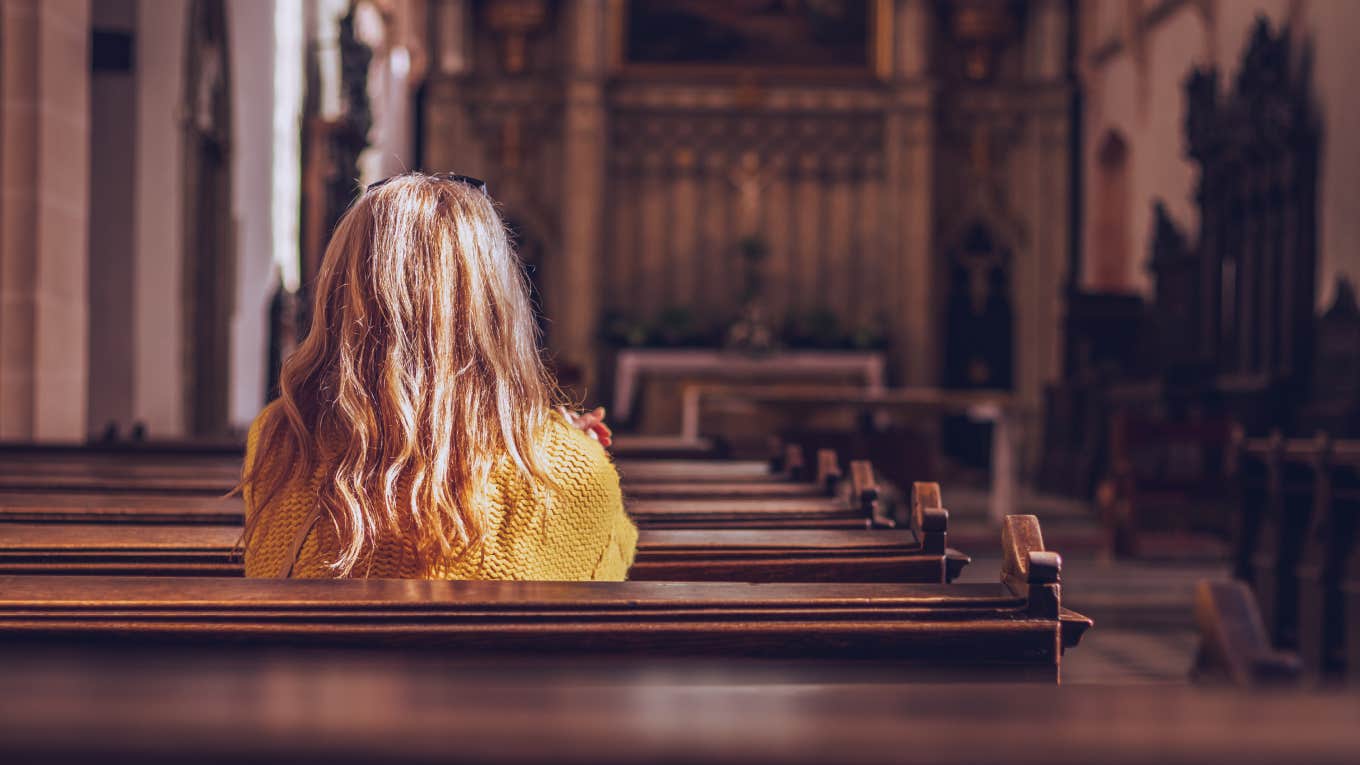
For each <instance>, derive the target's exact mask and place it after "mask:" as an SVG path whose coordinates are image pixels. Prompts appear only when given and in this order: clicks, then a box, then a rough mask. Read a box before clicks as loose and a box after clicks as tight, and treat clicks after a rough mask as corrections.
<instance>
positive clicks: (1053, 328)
mask: <svg viewBox="0 0 1360 765" xmlns="http://www.w3.org/2000/svg"><path fill="white" fill-rule="evenodd" d="M1066 29H1067V12H1066V9H1065V4H1064V3H1063V2H1061V0H1040V1H1039V2H1036V3H1034V4H1032V5H1031V10H1030V24H1029V27H1028V34H1027V36H1026V40H1025V48H1026V56H1025V60H1026V69H1025V75H1026V79H1027V80H1028V81H1029V83H1030V87H1029V89H1028V91H1027V92H1026V93H1025V94H1024V95H1023V96H1016V97H1015V101H1014V103H1015V105H1016V108H1017V109H1018V110H1020V111H1022V112H1023V114H1024V120H1025V130H1024V138H1023V147H1022V149H1021V154H1022V156H1021V160H1020V164H1019V165H1018V167H1017V169H1018V171H1019V172H1018V173H1017V174H1016V175H1015V176H1014V177H1013V181H1012V182H1013V183H1014V184H1016V187H1015V188H1016V193H1015V195H1014V199H1016V201H1017V203H1018V204H1017V206H1018V207H1019V209H1020V210H1021V211H1022V214H1023V217H1024V218H1025V220H1026V221H1027V223H1028V226H1029V230H1030V238H1029V239H1030V241H1029V251H1028V252H1027V253H1025V257H1024V258H1023V259H1022V260H1021V261H1020V262H1017V263H1016V267H1015V270H1014V274H1015V276H1016V282H1015V287H1016V296H1017V300H1016V319H1017V324H1016V354H1015V360H1016V369H1015V372H1016V375H1015V390H1016V393H1017V395H1018V397H1019V400H1020V405H1021V414H1022V421H1023V424H1024V428H1023V431H1022V434H1023V443H1024V450H1025V455H1024V459H1023V464H1022V466H1021V468H1022V470H1023V471H1024V473H1025V474H1026V475H1032V474H1033V471H1034V470H1035V469H1036V468H1037V462H1038V459H1039V456H1040V454H1039V452H1040V448H1041V443H1042V441H1041V439H1042V436H1043V433H1042V428H1041V427H1040V424H1041V421H1042V413H1043V400H1044V398H1043V397H1044V388H1045V387H1046V386H1047V385H1048V384H1050V383H1052V382H1054V381H1056V380H1057V379H1058V378H1059V377H1060V376H1061V375H1062V355H1063V308H1064V302H1065V299H1066V292H1065V286H1066V285H1067V283H1068V276H1069V274H1068V269H1069V257H1068V251H1069V246H1070V236H1069V232H1070V229H1071V194H1072V190H1071V188H1070V183H1069V180H1070V178H1071V172H1072V168H1071V161H1072V160H1071V145H1070V137H1071V132H1070V131H1071V123H1072V90H1071V85H1070V84H1069V82H1068V79H1067V71H1066V66H1067V64H1066V62H1067V35H1066Z"/></svg>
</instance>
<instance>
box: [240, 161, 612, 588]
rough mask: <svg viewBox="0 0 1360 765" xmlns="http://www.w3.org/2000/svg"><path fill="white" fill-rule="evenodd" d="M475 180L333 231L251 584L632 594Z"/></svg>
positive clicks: (400, 194)
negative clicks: (458, 582) (544, 587)
mask: <svg viewBox="0 0 1360 765" xmlns="http://www.w3.org/2000/svg"><path fill="white" fill-rule="evenodd" d="M538 339H539V338H538V332H537V325H536V322H535V321H534V316H533V313H532V308H531V305H530V301H529V297H528V291H527V287H526V282H525V278H524V272H523V269H522V266H521V264H520V262H519V259H518V258H517V257H516V255H515V253H514V251H513V250H512V249H511V246H510V243H509V242H508V241H507V238H506V233H505V228H504V225H503V224H502V222H501V220H500V218H499V216H498V215H497V213H496V209H495V206H494V204H493V202H492V200H491V199H490V197H489V196H488V195H487V191H486V186H485V184H483V183H482V182H481V181H478V180H475V179H471V178H467V177H465V176H454V175H436V176H430V175H424V174H420V173H408V174H405V175H398V176H394V177H392V178H389V179H387V180H385V181H380V182H378V183H375V184H373V185H372V186H369V187H368V189H367V190H365V192H364V193H363V195H362V196H360V197H359V199H358V200H356V201H355V203H354V204H353V206H351V208H350V209H349V211H348V212H346V213H345V215H344V217H342V218H341V219H340V222H339V224H338V225H337V226H336V229H335V233H334V235H333V237H332V239H331V242H330V245H329V246H328V247H327V248H326V254H325V258H324V261H323V262H322V265H321V271H320V275H319V276H318V279H317V284H316V299H315V306H314V308H313V313H312V325H311V331H310V333H309V334H308V335H307V338H306V339H305V340H304V341H303V342H302V344H301V345H300V347H299V348H298V349H297V351H296V352H295V353H294V354H293V355H292V356H291V357H290V358H289V359H288V360H287V362H286V363H285V364H284V366H283V370H282V373H281V374H280V377H279V392H280V395H279V398H278V400H276V401H275V402H273V403H272V404H270V405H269V406H267V407H265V409H264V410H263V411H262V412H261V413H260V414H259V416H258V417H257V418H256V420H255V422H254V424H253V425H252V426H251V429H250V434H249V437H248V439H247V445H246V458H245V468H244V471H243V474H242V478H241V483H240V485H239V486H238V490H239V491H241V492H242V494H243V496H244V499H245V505H246V526H245V532H244V534H243V536H242V543H243V546H244V548H245V568H246V575H247V576H256V577H287V576H294V577H384V578H411V579H422V578H424V579H526V580H576V579H583V580H584V579H600V580H610V579H613V580H621V579H624V578H625V577H626V575H627V572H628V567H629V566H630V565H631V563H632V561H633V554H634V550H635V547H636V544H637V530H636V528H635V527H634V525H633V523H632V522H631V521H630V520H629V518H628V516H627V515H626V514H625V513H624V510H623V503H622V500H621V498H620V494H619V479H618V474H617V473H616V472H615V470H614V466H613V464H612V463H611V461H610V459H609V456H608V455H607V454H606V452H605V450H604V448H603V446H604V445H607V444H608V430H607V429H606V428H604V427H603V425H602V423H601V422H600V418H601V416H602V413H601V412H599V410H597V411H596V412H595V413H592V414H590V415H584V416H581V417H572V416H569V415H565V411H566V410H564V409H556V408H555V407H554V404H555V403H556V402H555V398H556V397H557V396H559V395H560V393H559V392H558V391H557V388H556V385H555V384H554V382H553V381H552V379H551V376H550V375H549V374H548V373H547V371H546V370H545V368H544V365H543V362H542V359H541V356H540V351H539V346H538Z"/></svg>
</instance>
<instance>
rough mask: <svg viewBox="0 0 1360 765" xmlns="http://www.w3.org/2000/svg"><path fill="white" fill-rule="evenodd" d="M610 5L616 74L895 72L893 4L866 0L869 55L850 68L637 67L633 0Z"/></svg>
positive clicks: (843, 76) (850, 76) (838, 76)
mask: <svg viewBox="0 0 1360 765" xmlns="http://www.w3.org/2000/svg"><path fill="white" fill-rule="evenodd" d="M607 2H608V3H609V14H610V16H609V19H608V21H607V22H606V23H607V24H608V25H609V29H608V32H609V47H610V51H609V62H610V69H611V71H612V72H613V73H615V74H624V75H628V76H637V77H642V78H648V79H727V78H731V77H734V76H738V75H740V76H742V77H745V78H747V79H750V78H752V77H753V76H754V77H757V78H759V77H760V76H769V75H777V76H779V77H781V78H789V79H807V80H814V81H817V80H821V81H828V80H829V81H846V80H861V81H862V80H864V79H865V77H866V76H867V77H869V78H872V79H877V80H888V79H890V78H891V77H892V71H893V31H894V30H893V24H892V21H893V0H865V2H867V3H870V5H869V24H868V25H869V32H868V35H867V39H866V40H865V47H866V48H867V49H868V55H867V56H866V60H865V62H864V64H863V65H862V66H861V65H855V66H849V65H839V66H816V67H814V66H744V65H733V64H717V63H712V64H668V63H654V62H653V63H634V62H630V61H629V60H628V51H627V47H628V6H629V3H630V0H607Z"/></svg>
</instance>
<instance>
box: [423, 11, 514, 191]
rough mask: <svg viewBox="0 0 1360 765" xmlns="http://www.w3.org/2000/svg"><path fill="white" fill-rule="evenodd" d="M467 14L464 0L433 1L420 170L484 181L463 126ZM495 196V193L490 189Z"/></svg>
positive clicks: (468, 57)
mask: <svg viewBox="0 0 1360 765" xmlns="http://www.w3.org/2000/svg"><path fill="white" fill-rule="evenodd" d="M471 14H472V11H471V4H470V3H469V2H468V0H434V2H433V4H432V5H431V9H430V30H429V34H430V40H429V46H430V51H431V54H430V59H431V66H430V73H429V77H430V82H429V89H428V92H427V96H426V101H425V110H424V111H425V113H424V114H423V115H422V116H421V118H422V119H424V120H425V131H424V132H425V136H424V140H425V145H424V146H423V147H422V148H423V150H424V151H423V155H424V164H425V167H424V168H423V169H424V170H426V171H429V172H458V173H465V174H467V175H478V174H479V173H482V175H479V176H478V177H482V178H485V177H486V175H485V172H484V168H483V167H481V166H480V165H481V162H480V160H479V159H478V154H479V152H477V151H476V150H475V143H474V141H473V137H472V135H471V131H470V130H469V127H468V118H467V108H466V105H465V104H464V103H463V93H462V78H463V77H464V76H466V75H467V74H468V73H469V72H471V70H472V40H471V35H470V32H471V27H472V15H471ZM491 193H492V194H493V195H494V194H495V193H496V190H495V189H494V188H493V189H492V190H491Z"/></svg>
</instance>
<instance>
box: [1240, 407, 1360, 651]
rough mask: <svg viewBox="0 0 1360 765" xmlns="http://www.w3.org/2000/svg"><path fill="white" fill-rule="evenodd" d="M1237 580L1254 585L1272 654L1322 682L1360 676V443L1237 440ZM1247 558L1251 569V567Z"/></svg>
mask: <svg viewBox="0 0 1360 765" xmlns="http://www.w3.org/2000/svg"><path fill="white" fill-rule="evenodd" d="M1236 452H1237V453H1236V465H1237V470H1236V472H1237V484H1238V490H1237V493H1238V496H1239V498H1240V500H1241V506H1240V507H1239V510H1238V519H1237V525H1238V537H1239V541H1238V543H1237V556H1238V561H1237V565H1236V566H1235V574H1236V575H1237V576H1238V577H1239V578H1242V579H1243V580H1244V581H1249V582H1250V583H1251V585H1252V588H1253V589H1254V590H1255V592H1256V598H1257V601H1258V603H1259V608H1260V611H1261V614H1262V619H1263V622H1264V624H1265V625H1266V629H1267V631H1268V634H1269V635H1270V636H1271V640H1272V644H1273V645H1274V646H1275V647H1276V648H1284V649H1295V648H1296V649H1297V650H1298V652H1299V655H1300V657H1301V659H1302V662H1303V666H1304V668H1305V669H1306V670H1307V671H1308V673H1309V674H1311V675H1314V676H1333V675H1339V674H1342V673H1344V672H1347V671H1351V672H1352V673H1354V672H1355V670H1354V669H1353V668H1354V667H1357V666H1360V637H1357V634H1358V633H1360V617H1358V616H1357V614H1360V602H1357V601H1354V600H1348V598H1350V593H1352V592H1356V591H1360V587H1357V583H1360V520H1358V519H1360V442H1355V441H1333V440H1332V439H1330V438H1328V437H1326V436H1325V435H1319V436H1317V437H1315V438H1313V439H1285V438H1283V437H1282V436H1281V435H1280V434H1278V433H1275V434H1272V435H1271V436H1270V437H1269V438H1264V439H1247V438H1243V437H1241V436H1240V434H1239V436H1238V438H1237V439H1236ZM1244 558H1245V560H1244Z"/></svg>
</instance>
